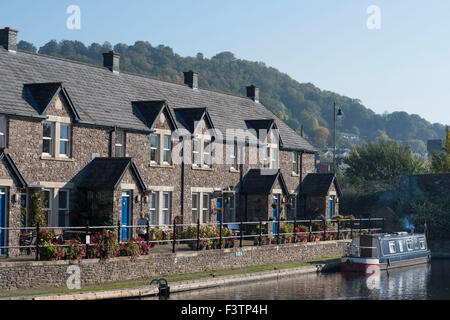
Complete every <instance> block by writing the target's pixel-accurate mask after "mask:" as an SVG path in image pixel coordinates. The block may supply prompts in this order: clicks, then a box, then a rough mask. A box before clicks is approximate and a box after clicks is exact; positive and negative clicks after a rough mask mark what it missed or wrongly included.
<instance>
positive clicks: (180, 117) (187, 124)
mask: <svg viewBox="0 0 450 320" xmlns="http://www.w3.org/2000/svg"><path fill="white" fill-rule="evenodd" d="M174 112H175V119H176V120H177V121H178V123H179V124H180V125H182V126H183V127H184V128H186V129H187V130H188V131H189V132H190V133H194V131H195V129H196V128H195V125H196V124H197V122H199V121H201V120H202V119H203V117H206V121H207V122H209V125H210V126H211V127H212V128H214V124H213V123H212V120H211V118H210V117H209V114H208V112H207V109H206V108H176V109H174Z"/></svg>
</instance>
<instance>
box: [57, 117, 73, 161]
mask: <svg viewBox="0 0 450 320" xmlns="http://www.w3.org/2000/svg"><path fill="white" fill-rule="evenodd" d="M62 126H65V127H67V138H62V137H61V133H62V131H61V127H62ZM70 141H71V137H70V125H69V124H68V123H61V124H60V125H59V141H58V142H59V155H60V156H61V157H66V158H70V148H71V146H70ZM61 142H65V143H66V144H67V147H66V152H67V153H61Z"/></svg>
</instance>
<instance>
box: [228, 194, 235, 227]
mask: <svg viewBox="0 0 450 320" xmlns="http://www.w3.org/2000/svg"><path fill="white" fill-rule="evenodd" d="M228 201H229V210H230V214H231V222H236V195H232V196H231V197H230V199H229V200H228Z"/></svg>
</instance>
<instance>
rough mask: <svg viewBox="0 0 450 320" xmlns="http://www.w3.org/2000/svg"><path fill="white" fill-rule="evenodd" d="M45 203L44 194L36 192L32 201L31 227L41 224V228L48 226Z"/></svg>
mask: <svg viewBox="0 0 450 320" xmlns="http://www.w3.org/2000/svg"><path fill="white" fill-rule="evenodd" d="M44 208H45V202H44V194H43V193H42V192H36V193H34V194H33V195H32V196H31V201H30V213H29V217H30V226H31V227H35V226H37V224H39V226H40V227H45V226H47V219H46V216H45V210H44Z"/></svg>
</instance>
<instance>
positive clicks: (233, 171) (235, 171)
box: [230, 168, 240, 173]
mask: <svg viewBox="0 0 450 320" xmlns="http://www.w3.org/2000/svg"><path fill="white" fill-rule="evenodd" d="M230 172H232V173H239V172H240V171H239V170H238V169H233V168H230Z"/></svg>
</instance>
